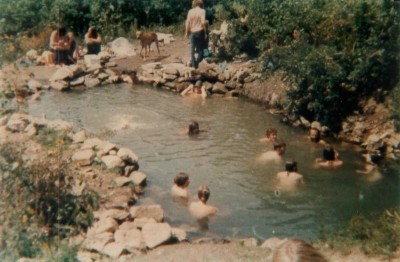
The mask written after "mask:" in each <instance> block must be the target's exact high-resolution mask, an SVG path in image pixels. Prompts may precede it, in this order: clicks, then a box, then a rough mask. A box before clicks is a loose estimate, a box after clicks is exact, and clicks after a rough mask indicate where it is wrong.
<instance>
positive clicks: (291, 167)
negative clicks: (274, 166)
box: [276, 160, 304, 189]
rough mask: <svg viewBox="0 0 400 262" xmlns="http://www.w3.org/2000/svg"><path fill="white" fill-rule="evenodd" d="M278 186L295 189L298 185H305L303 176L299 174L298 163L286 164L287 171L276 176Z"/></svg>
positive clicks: (291, 161) (289, 162) (288, 162)
mask: <svg viewBox="0 0 400 262" xmlns="http://www.w3.org/2000/svg"><path fill="white" fill-rule="evenodd" d="M276 178H277V185H278V187H280V188H283V189H294V188H296V187H297V186H298V185H301V184H304V180H303V176H302V175H301V174H299V173H297V162H296V161H293V160H288V161H286V163H285V171H282V172H279V173H278V174H277V175H276Z"/></svg>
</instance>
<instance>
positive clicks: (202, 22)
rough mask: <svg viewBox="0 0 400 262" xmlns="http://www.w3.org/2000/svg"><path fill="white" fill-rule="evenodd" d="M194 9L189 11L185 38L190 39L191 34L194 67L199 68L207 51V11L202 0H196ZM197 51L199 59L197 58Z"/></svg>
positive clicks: (191, 53)
mask: <svg viewBox="0 0 400 262" xmlns="http://www.w3.org/2000/svg"><path fill="white" fill-rule="evenodd" d="M192 7H193V8H192V9H190V10H189V12H188V16H187V19H186V30H185V36H186V38H189V34H190V56H191V60H192V66H193V67H194V68H198V66H199V63H200V62H201V61H202V60H203V50H204V49H205V38H206V31H205V29H206V28H205V27H206V11H205V10H204V9H203V1H202V0H194V1H193V4H192ZM195 51H197V54H198V55H197V58H196V57H195Z"/></svg>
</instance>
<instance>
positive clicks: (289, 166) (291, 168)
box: [285, 160, 297, 172]
mask: <svg viewBox="0 0 400 262" xmlns="http://www.w3.org/2000/svg"><path fill="white" fill-rule="evenodd" d="M285 170H286V171H287V172H296V171H297V162H296V161H294V160H288V161H286V163H285Z"/></svg>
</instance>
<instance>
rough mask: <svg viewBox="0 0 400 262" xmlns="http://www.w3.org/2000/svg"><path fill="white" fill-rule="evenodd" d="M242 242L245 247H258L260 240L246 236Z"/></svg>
mask: <svg viewBox="0 0 400 262" xmlns="http://www.w3.org/2000/svg"><path fill="white" fill-rule="evenodd" d="M240 244H242V245H243V246H245V247H256V246H258V240H257V239H255V238H254V237H251V238H244V239H241V240H240Z"/></svg>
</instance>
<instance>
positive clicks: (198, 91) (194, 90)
mask: <svg viewBox="0 0 400 262" xmlns="http://www.w3.org/2000/svg"><path fill="white" fill-rule="evenodd" d="M181 96H200V97H202V98H206V97H207V96H208V94H207V90H206V87H205V86H204V85H203V82H201V81H200V80H199V81H197V82H196V83H195V84H194V85H193V84H190V85H189V86H188V87H187V88H186V89H185V90H183V91H182V92H181Z"/></svg>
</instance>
